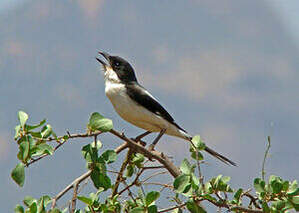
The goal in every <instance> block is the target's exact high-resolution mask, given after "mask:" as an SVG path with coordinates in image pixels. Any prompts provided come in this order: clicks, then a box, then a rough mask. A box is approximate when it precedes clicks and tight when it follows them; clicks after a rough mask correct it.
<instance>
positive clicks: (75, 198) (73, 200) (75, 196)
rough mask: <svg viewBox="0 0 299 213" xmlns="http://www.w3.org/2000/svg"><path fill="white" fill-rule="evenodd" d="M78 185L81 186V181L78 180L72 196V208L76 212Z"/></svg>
mask: <svg viewBox="0 0 299 213" xmlns="http://www.w3.org/2000/svg"><path fill="white" fill-rule="evenodd" d="M78 187H79V182H76V183H75V186H74V192H73V197H72V210H71V212H72V213H74V212H75V210H76V201H77V193H78Z"/></svg>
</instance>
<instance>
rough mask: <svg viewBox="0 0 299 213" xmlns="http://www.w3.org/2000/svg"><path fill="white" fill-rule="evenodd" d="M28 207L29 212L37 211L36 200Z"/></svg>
mask: <svg viewBox="0 0 299 213" xmlns="http://www.w3.org/2000/svg"><path fill="white" fill-rule="evenodd" d="M29 209H30V213H37V204H36V202H33V203H32V204H31V206H30V207H29Z"/></svg>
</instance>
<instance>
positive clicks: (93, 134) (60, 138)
mask: <svg viewBox="0 0 299 213" xmlns="http://www.w3.org/2000/svg"><path fill="white" fill-rule="evenodd" d="M101 133H102V132H100V131H97V132H95V133H85V134H70V133H69V131H67V135H68V139H70V138H87V137H92V136H95V137H96V136H97V135H99V134H101ZM37 139H39V140H40V138H37ZM62 139H63V142H59V144H58V145H57V146H56V147H54V149H53V152H55V151H56V150H57V149H58V148H59V147H61V146H62V145H63V144H65V142H67V141H68V140H64V136H60V137H57V138H56V139H55V138H53V137H49V138H46V139H43V140H44V141H53V140H55V141H61V140H62ZM48 155H49V154H43V155H41V156H39V157H38V158H35V159H31V161H30V162H29V163H27V164H26V167H29V165H31V164H33V163H35V162H37V161H39V160H41V159H43V158H44V157H46V156H48Z"/></svg>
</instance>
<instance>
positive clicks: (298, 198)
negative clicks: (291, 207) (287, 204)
mask: <svg viewBox="0 0 299 213" xmlns="http://www.w3.org/2000/svg"><path fill="white" fill-rule="evenodd" d="M291 200H292V203H294V204H296V205H299V196H294V197H292V199H291Z"/></svg>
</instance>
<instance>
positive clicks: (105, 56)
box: [96, 52, 109, 68]
mask: <svg viewBox="0 0 299 213" xmlns="http://www.w3.org/2000/svg"><path fill="white" fill-rule="evenodd" d="M98 53H99V54H101V55H102V56H103V57H104V58H105V59H106V60H107V61H108V63H109V54H108V53H106V52H98ZM96 59H97V61H98V62H100V63H101V64H102V65H103V67H104V68H106V66H108V65H107V64H106V63H105V62H104V61H102V60H101V59H99V58H96Z"/></svg>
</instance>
